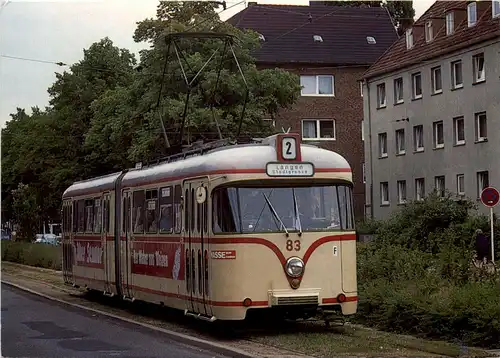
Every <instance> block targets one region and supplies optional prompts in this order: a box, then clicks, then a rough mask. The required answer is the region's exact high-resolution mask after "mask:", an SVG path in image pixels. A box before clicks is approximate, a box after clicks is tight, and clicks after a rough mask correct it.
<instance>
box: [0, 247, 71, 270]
mask: <svg viewBox="0 0 500 358" xmlns="http://www.w3.org/2000/svg"><path fill="white" fill-rule="evenodd" d="M1 245H2V260H5V261H10V262H16V263H19V264H23V265H29V266H35V267H43V268H48V269H53V270H61V264H62V249H61V246H52V245H46V244H33V243H27V242H19V241H7V240H4V241H2V243H1Z"/></svg>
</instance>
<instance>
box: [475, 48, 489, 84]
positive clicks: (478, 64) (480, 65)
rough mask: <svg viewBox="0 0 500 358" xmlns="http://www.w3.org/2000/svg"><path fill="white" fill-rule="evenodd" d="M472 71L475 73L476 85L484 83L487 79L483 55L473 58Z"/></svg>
mask: <svg viewBox="0 0 500 358" xmlns="http://www.w3.org/2000/svg"><path fill="white" fill-rule="evenodd" d="M472 69H473V71H474V83H478V82H483V81H484V80H485V79H486V75H485V72H484V54H483V53H479V54H477V55H475V56H473V57H472Z"/></svg>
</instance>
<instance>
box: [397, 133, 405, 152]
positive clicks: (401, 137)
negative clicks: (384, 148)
mask: <svg viewBox="0 0 500 358" xmlns="http://www.w3.org/2000/svg"><path fill="white" fill-rule="evenodd" d="M405 153H406V150H405V130H404V129H398V130H397V131H396V154H405Z"/></svg>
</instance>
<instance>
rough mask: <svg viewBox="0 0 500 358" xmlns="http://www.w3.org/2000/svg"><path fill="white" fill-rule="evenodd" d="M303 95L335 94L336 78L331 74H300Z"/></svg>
mask: <svg viewBox="0 0 500 358" xmlns="http://www.w3.org/2000/svg"><path fill="white" fill-rule="evenodd" d="M300 85H301V86H302V87H303V88H302V90H301V95H302V96H334V95H335V79H334V77H333V76H331V75H320V76H300Z"/></svg>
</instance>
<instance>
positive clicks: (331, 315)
mask: <svg viewBox="0 0 500 358" xmlns="http://www.w3.org/2000/svg"><path fill="white" fill-rule="evenodd" d="M318 314H319V316H320V317H321V319H322V320H323V321H324V322H325V327H326V328H330V327H331V323H337V324H338V325H339V326H343V325H344V324H345V317H344V316H342V315H339V312H338V311H334V310H324V309H322V308H318Z"/></svg>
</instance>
